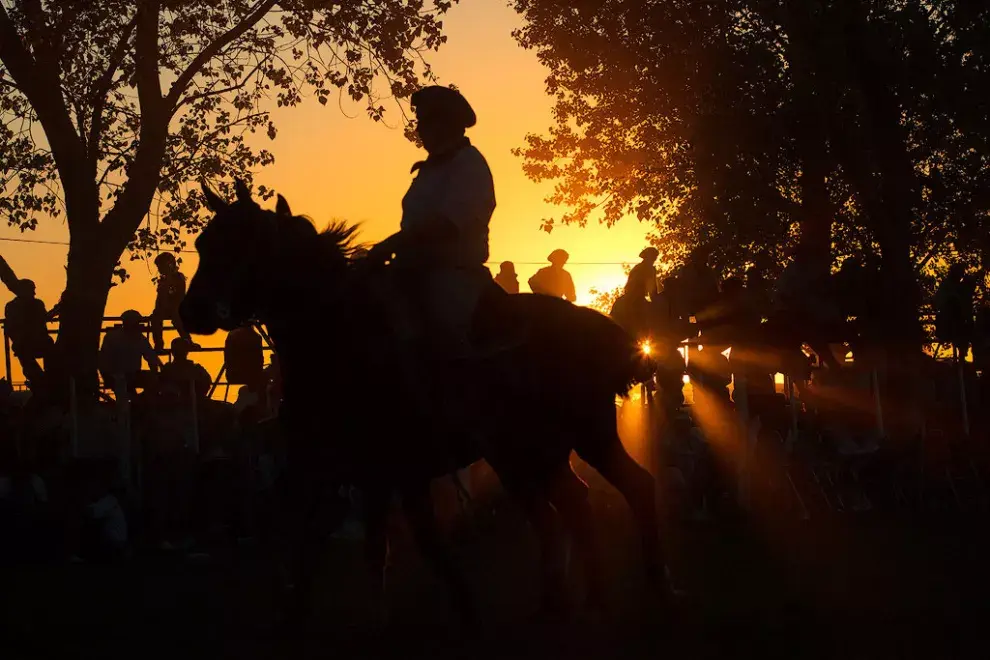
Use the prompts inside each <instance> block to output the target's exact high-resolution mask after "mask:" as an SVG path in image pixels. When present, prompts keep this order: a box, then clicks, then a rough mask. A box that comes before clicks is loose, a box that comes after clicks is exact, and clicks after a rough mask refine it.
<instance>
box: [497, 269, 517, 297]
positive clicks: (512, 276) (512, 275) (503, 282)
mask: <svg viewBox="0 0 990 660" xmlns="http://www.w3.org/2000/svg"><path fill="white" fill-rule="evenodd" d="M495 282H496V283H497V284H498V285H499V286H500V287H502V289H504V290H505V292H506V293H519V277H518V276H517V275H516V265H515V264H514V263H512V262H511V261H503V262H502V263H501V264H500V265H499V267H498V275H496V276H495Z"/></svg>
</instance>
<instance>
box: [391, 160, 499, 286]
mask: <svg viewBox="0 0 990 660" xmlns="http://www.w3.org/2000/svg"><path fill="white" fill-rule="evenodd" d="M431 160H432V162H431ZM431 160H427V161H425V162H424V163H423V164H422V167H421V168H420V169H419V173H418V174H417V176H416V178H415V179H413V181H412V184H411V185H410V186H409V191H408V192H407V193H406V196H405V197H403V198H402V223H401V225H400V227H401V228H402V229H409V228H411V227H416V226H417V225H418V224H420V223H427V222H429V221H431V220H432V219H435V218H437V217H442V218H446V219H447V220H449V221H450V222H452V223H453V224H454V226H456V227H457V230H458V236H457V238H456V239H454V240H453V241H452V242H450V243H449V244H447V245H445V246H442V247H441V248H440V249H439V250H438V251H437V252H435V253H434V254H436V255H437V259H438V260H439V261H441V262H443V263H445V264H446V265H454V266H459V267H476V266H482V265H483V264H484V263H485V262H486V261H488V223H489V221H490V220H491V217H492V213H493V212H494V211H495V186H494V184H493V182H492V173H491V170H490V169H488V163H487V161H485V157H484V156H482V155H481V152H480V151H478V150H477V149H476V148H475V147H473V146H472V145H471V144H466V145H465V146H463V147H461V148H460V149H458V150H457V151H456V152H455V153H454V154H452V155H450V156H448V157H441V158H436V159H431Z"/></svg>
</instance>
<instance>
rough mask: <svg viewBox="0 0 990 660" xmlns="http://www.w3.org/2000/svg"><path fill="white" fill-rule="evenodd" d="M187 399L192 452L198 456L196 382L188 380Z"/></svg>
mask: <svg viewBox="0 0 990 660" xmlns="http://www.w3.org/2000/svg"><path fill="white" fill-rule="evenodd" d="M189 397H190V399H189V400H190V401H191V402H192V450H193V453H195V454H196V455H197V456H199V411H198V410H197V405H196V381H195V380H193V379H192V378H190V379H189Z"/></svg>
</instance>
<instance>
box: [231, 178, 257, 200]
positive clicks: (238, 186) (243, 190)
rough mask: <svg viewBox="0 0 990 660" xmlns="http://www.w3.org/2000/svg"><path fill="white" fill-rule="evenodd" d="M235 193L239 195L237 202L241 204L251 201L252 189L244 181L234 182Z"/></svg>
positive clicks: (236, 180)
mask: <svg viewBox="0 0 990 660" xmlns="http://www.w3.org/2000/svg"><path fill="white" fill-rule="evenodd" d="M234 192H236V193H237V201H239V202H250V201H253V200H252V199H251V189H250V188H248V186H247V184H246V183H244V180H243V179H235V180H234Z"/></svg>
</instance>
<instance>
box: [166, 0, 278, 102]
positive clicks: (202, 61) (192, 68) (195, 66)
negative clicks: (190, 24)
mask: <svg viewBox="0 0 990 660" xmlns="http://www.w3.org/2000/svg"><path fill="white" fill-rule="evenodd" d="M277 2H278V0H264V2H262V3H261V4H260V5H258V8H257V9H255V10H254V11H253V12H251V13H250V14H248V15H247V16H245V17H244V19H243V20H242V21H241V22H240V23H238V24H237V25H235V26H234V27H233V28H231V29H230V30H228V31H227V32H225V33H224V34H222V35H221V36H220V37H219V38H217V39H216V40H215V41H213V42H211V43H210V44H209V45H208V46H207V47H206V48H204V49H203V50H202V51H201V52H200V53H199V55H197V56H196V57H195V58H193V61H192V62H190V63H189V66H188V67H186V69H185V70H184V71H183V72H182V73H181V74H179V77H178V78H177V79H176V81H175V82H174V83H172V87H171V89H169V92H168V96H167V97H166V105H167V107H168V108H170V109H171V111H172V112H174V111H175V110H176V109H177V108H178V105H179V99H181V98H182V95H183V94H184V93H185V91H186V89H187V88H188V87H189V84H190V83H191V82H192V79H193V78H194V77H196V75H197V74H198V73H199V72H200V71H201V70H202V68H203V67H204V66H206V64H207V63H208V62H209V61H210V60H212V59H213V58H214V57H216V55H217V54H218V53H219V52H220V51H221V50H223V49H224V48H226V47H227V46H229V45H230V44H231V43H233V42H234V41H236V40H237V39H239V38H240V37H241V36H242V35H244V33H246V32H247V31H248V30H250V29H251V28H252V27H254V26H255V25H256V24H257V23H258V21H260V20H261V19H262V18H264V16H265V14H267V13H268V12H269V11H271V9H272V7H274V6H275V5H276V4H277Z"/></svg>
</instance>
